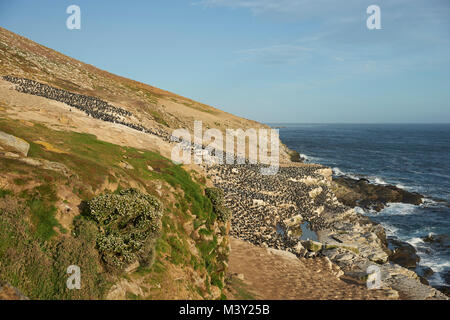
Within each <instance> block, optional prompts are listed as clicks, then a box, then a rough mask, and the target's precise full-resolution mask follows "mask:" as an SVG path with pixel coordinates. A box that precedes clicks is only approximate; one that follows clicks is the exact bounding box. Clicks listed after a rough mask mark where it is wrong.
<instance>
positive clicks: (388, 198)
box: [333, 177, 423, 211]
mask: <svg viewBox="0 0 450 320" xmlns="http://www.w3.org/2000/svg"><path fill="white" fill-rule="evenodd" d="M333 184H334V192H335V194H336V196H337V198H338V199H339V201H341V202H342V203H343V204H345V205H347V206H350V207H355V206H360V207H362V208H364V209H373V210H375V211H381V210H382V209H383V208H384V206H385V205H386V204H387V203H391V202H401V203H409V204H414V205H419V204H421V203H422V198H423V196H422V195H420V194H419V193H416V192H409V191H406V190H403V189H400V188H398V187H396V186H392V185H376V184H372V183H370V182H369V181H368V180H366V179H359V180H357V179H352V178H349V177H336V178H334V179H333Z"/></svg>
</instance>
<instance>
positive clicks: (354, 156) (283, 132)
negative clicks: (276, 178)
mask: <svg viewBox="0 0 450 320" xmlns="http://www.w3.org/2000/svg"><path fill="white" fill-rule="evenodd" d="M270 125H271V126H272V127H274V126H282V128H280V138H281V140H282V141H283V143H284V144H286V145H287V146H288V147H289V148H290V149H292V150H296V151H297V152H299V153H300V154H301V155H302V156H303V157H304V158H306V159H307V162H312V163H320V164H323V165H326V166H328V167H331V168H332V169H333V174H334V175H336V176H339V175H346V176H349V177H353V178H366V179H368V180H370V181H371V182H372V183H376V184H392V185H396V186H397V187H399V188H403V189H405V190H408V191H415V192H419V193H420V194H422V195H424V197H425V198H424V204H422V205H420V206H414V205H409V204H400V203H394V204H390V205H388V206H387V207H386V208H385V209H383V210H382V211H381V212H379V213H376V212H367V211H366V212H363V210H362V209H360V208H357V210H360V211H361V212H363V213H364V214H366V215H368V216H370V217H371V219H373V220H374V221H376V222H379V223H381V224H382V225H383V226H384V227H385V229H386V232H387V235H388V236H395V237H397V238H399V239H400V240H402V241H406V242H408V243H410V244H411V245H413V246H414V247H415V248H416V250H417V253H418V255H419V256H420V258H421V261H420V263H419V268H418V271H419V273H420V270H423V268H422V267H424V266H425V267H430V268H431V269H433V271H434V272H435V274H434V275H433V276H432V277H430V278H428V280H429V282H430V284H432V285H445V279H444V275H445V274H447V277H448V274H449V271H450V248H449V244H448V241H447V242H446V243H444V244H442V245H441V244H436V243H435V244H430V243H428V242H424V241H423V238H424V237H426V236H428V235H429V234H433V235H450V194H449V190H450V124H273V123H271V124H270ZM447 281H449V280H447ZM447 285H448V283H447Z"/></svg>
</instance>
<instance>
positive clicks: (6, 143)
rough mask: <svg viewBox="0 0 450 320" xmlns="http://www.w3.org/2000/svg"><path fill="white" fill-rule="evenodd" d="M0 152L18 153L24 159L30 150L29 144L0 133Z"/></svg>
mask: <svg viewBox="0 0 450 320" xmlns="http://www.w3.org/2000/svg"><path fill="white" fill-rule="evenodd" d="M0 147H2V148H1V149H0V150H4V151H10V152H12V153H18V154H20V155H21V156H24V157H26V156H27V155H28V151H29V150H30V144H29V143H28V142H26V141H25V140H23V139H20V138H17V137H15V136H13V135H10V134H7V133H5V132H2V131H0Z"/></svg>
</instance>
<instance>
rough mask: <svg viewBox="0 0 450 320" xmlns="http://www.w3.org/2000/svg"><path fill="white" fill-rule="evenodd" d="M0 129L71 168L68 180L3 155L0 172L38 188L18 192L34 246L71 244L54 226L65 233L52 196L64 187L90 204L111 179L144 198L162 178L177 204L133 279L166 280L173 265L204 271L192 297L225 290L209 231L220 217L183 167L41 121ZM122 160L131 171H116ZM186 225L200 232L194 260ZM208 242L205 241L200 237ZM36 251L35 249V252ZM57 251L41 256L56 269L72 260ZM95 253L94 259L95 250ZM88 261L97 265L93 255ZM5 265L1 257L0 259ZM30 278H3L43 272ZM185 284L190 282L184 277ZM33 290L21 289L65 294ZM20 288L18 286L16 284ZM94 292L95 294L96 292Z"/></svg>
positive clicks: (3, 124)
mask: <svg viewBox="0 0 450 320" xmlns="http://www.w3.org/2000/svg"><path fill="white" fill-rule="evenodd" d="M0 130H1V131H4V132H7V133H10V134H12V135H15V136H18V137H20V138H22V139H25V140H26V141H27V142H29V143H30V151H29V157H33V158H40V159H45V160H48V161H53V162H58V163H61V164H63V165H65V166H66V167H67V168H68V169H69V171H70V175H69V176H65V175H64V174H63V173H61V172H57V171H51V170H45V169H42V168H41V167H32V166H29V165H27V164H25V163H23V162H20V161H18V160H16V159H6V158H0V172H2V173H5V172H14V173H18V174H19V175H23V176H21V177H20V178H18V179H22V180H24V179H27V181H28V179H29V181H33V182H38V183H39V184H40V185H38V186H37V187H35V188H34V189H31V190H27V191H24V192H22V193H21V199H22V201H23V202H24V205H25V207H26V208H27V210H28V212H29V217H30V221H31V225H30V226H29V228H28V229H27V230H28V231H27V233H29V238H27V239H28V240H27V241H29V242H31V243H34V242H36V241H37V242H36V243H37V244H39V245H42V246H44V247H51V246H52V245H53V244H55V243H58V242H59V241H60V240H61V239H62V238H64V237H65V236H67V237H69V239H75V238H73V237H72V232H71V233H70V236H69V234H67V235H65V236H64V235H60V234H58V232H57V231H58V228H59V230H60V231H61V233H64V232H65V230H64V229H63V228H62V227H61V226H60V225H59V223H58V221H57V220H56V218H55V214H56V202H57V201H58V200H59V199H58V197H57V194H56V190H57V189H56V188H58V186H63V185H64V186H67V188H68V189H69V190H71V191H73V193H74V194H75V195H77V196H79V197H80V198H81V200H86V201H88V200H90V199H92V198H93V197H94V196H95V195H97V194H99V193H101V192H103V191H104V190H100V186H102V185H103V184H104V183H105V182H107V181H109V182H112V181H114V182H116V183H117V184H118V186H119V189H125V188H128V187H130V181H132V182H133V184H134V186H135V185H136V184H137V185H138V186H140V189H147V190H148V192H149V193H152V192H154V191H152V190H153V189H152V188H153V187H149V186H151V185H152V184H151V183H149V182H150V181H151V180H159V181H163V182H167V183H168V184H169V185H170V186H171V187H173V188H174V190H175V191H174V194H173V197H174V198H175V199H176V200H175V201H174V203H165V204H164V207H165V212H164V216H163V218H162V230H161V236H160V237H159V238H158V239H157V240H156V245H155V262H154V264H153V265H152V266H151V267H147V268H144V267H143V268H140V269H139V270H138V271H137V274H139V275H141V276H147V277H149V279H152V278H153V277H156V278H164V277H167V274H166V273H167V272H169V271H168V270H170V268H167V266H168V264H173V265H175V266H178V267H180V268H182V269H184V268H186V267H192V268H193V269H194V270H196V272H198V273H199V274H205V273H207V275H208V276H207V285H206V288H207V290H206V291H204V290H203V289H202V288H200V287H197V286H193V287H192V290H193V292H196V293H201V294H202V295H204V296H206V294H207V293H208V292H207V291H208V288H209V287H210V286H211V285H216V286H218V287H219V288H221V287H223V281H222V279H223V273H222V271H221V270H222V269H223V263H222V261H224V260H226V255H224V254H223V252H224V250H225V249H224V248H225V246H224V245H222V244H219V243H218V242H217V237H216V236H215V235H214V229H215V228H216V226H217V223H218V219H217V215H216V214H215V213H214V210H213V206H212V203H211V200H210V199H209V198H208V197H206V196H205V194H204V186H202V185H201V183H199V182H198V181H196V180H193V178H192V176H191V175H190V173H188V172H187V171H185V170H184V169H183V168H182V167H181V166H179V165H175V164H173V163H172V162H171V161H170V160H169V159H166V158H164V157H162V156H161V155H159V154H157V153H154V152H150V151H146V150H138V149H135V148H129V147H123V146H118V145H115V144H111V143H108V142H104V141H100V140H97V138H96V137H95V136H93V135H90V134H81V133H76V132H68V131H55V130H51V129H49V128H47V127H45V126H43V125H39V124H35V125H34V126H32V127H28V126H24V125H23V124H21V123H20V122H19V121H14V120H9V119H8V120H7V119H0ZM37 137H38V138H37ZM36 140H41V141H46V142H49V143H51V144H52V145H53V146H54V147H55V148H58V149H60V150H62V151H64V152H66V153H55V152H51V151H48V150H46V149H45V148H44V147H43V146H41V145H39V144H36V143H34V142H33V141H36ZM121 161H126V162H128V163H130V164H131V165H132V166H133V167H134V169H133V170H126V169H123V168H121V167H120V166H119V164H120V162H121ZM148 166H151V167H152V168H153V169H154V170H153V171H149V170H148V168H147V167H148ZM22 180H18V181H19V184H20V185H21V186H23V187H25V186H26V184H23V183H22ZM134 186H133V187H134ZM8 195H12V193H11V192H10V191H8V190H3V189H0V198H3V197H6V196H8ZM61 200H62V199H61ZM186 223H192V224H193V227H194V228H195V229H198V228H201V229H200V230H199V235H200V239H197V240H196V241H195V243H194V245H195V246H197V249H198V252H199V253H200V254H199V255H198V256H195V255H193V254H192V252H191V251H190V244H189V242H192V241H193V240H192V235H191V234H188V233H187V232H186V231H185V229H184V225H185V224H186ZM222 229H223V228H221V230H222ZM211 236H212V240H211ZM205 237H206V238H208V239H210V240H205ZM65 245H66V246H69V247H70V248H71V250H69V252H72V255H73V256H75V257H78V258H77V259H81V260H82V261H84V262H83V263H84V264H86V265H88V270H90V271H89V272H91V274H90V275H89V276H90V277H92V279H94V278H96V277H100V278H102V277H103V276H102V275H101V272H99V271H98V270H97V271H96V270H95V269H96V268H95V265H93V264H88V262H87V261H85V260H83V257H82V255H81V253H82V252H83V250H84V249H82V248H81V247H79V246H78V245H76V244H75V243H72V242H70V243H65ZM0 246H1V245H0ZM88 247H89V246H88ZM39 250H40V249H39ZM39 250H38V251H37V252H40V251H39ZM24 252H26V251H24ZM58 252H59V253H58V255H54V256H52V257H46V258H45V259H48V260H45V261H47V262H46V263H50V264H53V262H51V261H55V260H53V259H58V261H59V260H61V261H65V260H66V259H68V260H70V259H69V258H70V257H67V256H66V255H64V254H62V252H61V251H58ZM95 252H96V251H95ZM92 254H94V253H92ZM96 254H97V255H98V252H97V253H96ZM91 258H92V257H91ZM96 259H98V258H96ZM13 260H14V259H13ZM13 260H11V261H13ZM91 260H92V261H97V260H95V259H93V258H92V259H91ZM3 261H4V260H3V258H2V257H1V256H0V262H3ZM20 261H22V260H20ZM36 261H37V260H36ZM20 263H23V262H20ZM34 263H35V262H34ZM42 263H43V262H42ZM44 265H45V263H44ZM30 267H31V266H30ZM59 272H62V271H59ZM27 274H28V275H30V274H33V276H32V277H31V276H30V277H31V278H32V280H30V279H31V278H30V279H29V280H25V279H23V278H20V276H18V275H17V274H16V273H14V272H12V273H9V276H8V277H11V278H8V279H13V278H15V277H17V281H16V282H15V283H17V284H18V285H19V284H20V283H21V281H31V282H37V281H38V279H39V278H40V276H38V275H39V274H40V273H39V272H37V271H36V272H35V271H27ZM62 275H63V274H62V273H61V274H59V276H60V277H62ZM93 281H94V280H93ZM99 281H100V280H99ZM185 281H189V280H188V279H186V280H185ZM102 283H103V282H102ZM187 283H188V282H186V284H187ZM37 286H38V285H37V284H36V283H35V284H33V286H32V288H31V287H30V288H27V287H25V290H24V292H25V293H26V294H29V296H30V297H39V298H42V297H44V296H45V297H51V295H52V292H53V294H54V297H62V296H64V297H65V296H66V293H64V292H62V291H61V292H59V291H58V290H60V289H61V288H59V289H57V291H58V293H55V291H52V290H53V289H51V288H47V289H45V288H42V292H43V294H39V293H38V292H39V290H41V289H37ZM18 287H19V288H22V287H21V286H18ZM91 292H92V291H91ZM98 292H99V291H96V293H95V294H97V293H98ZM152 292H154V291H152ZM150 298H151V297H150Z"/></svg>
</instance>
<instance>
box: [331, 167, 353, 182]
mask: <svg viewBox="0 0 450 320" xmlns="http://www.w3.org/2000/svg"><path fill="white" fill-rule="evenodd" d="M332 170H333V174H334V175H335V176H338V177H343V176H345V177H349V178H352V179H355V180H359V177H358V176H356V175H354V174H351V173H347V172H344V171H342V170H341V169H339V168H338V167H334V168H332Z"/></svg>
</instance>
